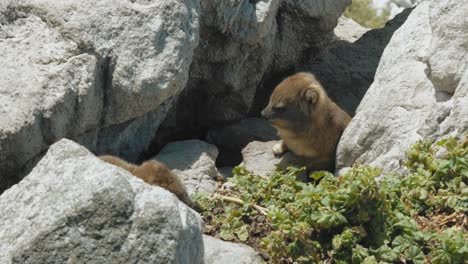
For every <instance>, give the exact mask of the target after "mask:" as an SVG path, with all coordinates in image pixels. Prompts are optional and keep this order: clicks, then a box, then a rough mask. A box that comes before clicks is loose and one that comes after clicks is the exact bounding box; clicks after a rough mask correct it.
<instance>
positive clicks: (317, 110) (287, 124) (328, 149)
mask: <svg viewBox="0 0 468 264" xmlns="http://www.w3.org/2000/svg"><path fill="white" fill-rule="evenodd" d="M262 116H263V117H264V118H266V119H267V120H268V121H269V122H270V123H271V125H272V126H273V127H275V128H276V129H277V130H278V133H279V135H280V137H281V139H282V142H281V143H279V144H277V145H275V146H274V147H273V152H274V153H275V155H281V154H282V153H284V152H285V151H286V150H290V151H291V152H293V153H294V154H295V155H297V156H301V157H303V158H304V159H305V163H306V164H304V165H305V166H307V167H308V168H309V169H311V170H329V171H333V170H334V166H335V152H336V146H337V144H338V140H339V139H340V137H341V134H342V133H343V131H344V129H345V128H346V126H347V125H348V123H349V122H350V120H351V117H350V116H349V115H348V114H347V113H346V112H345V111H343V110H341V108H340V107H339V106H337V105H336V104H335V103H334V102H333V101H332V100H331V99H330V98H328V96H327V94H326V92H325V90H324V89H323V87H322V85H321V84H320V83H319V82H318V81H317V80H316V79H315V76H314V75H312V74H311V73H305V72H301V73H297V74H294V75H292V76H289V77H288V78H286V79H285V80H283V81H282V82H281V83H280V84H279V85H278V86H276V87H275V90H274V91H273V93H272V95H271V97H270V102H269V103H268V106H267V107H266V108H265V109H264V110H263V111H262Z"/></svg>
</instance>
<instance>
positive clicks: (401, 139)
mask: <svg viewBox="0 0 468 264" xmlns="http://www.w3.org/2000/svg"><path fill="white" fill-rule="evenodd" d="M467 13H468V3H467V2H466V1H456V0H446V1H436V0H433V1H425V2H422V3H421V4H419V5H418V6H417V7H416V8H415V9H414V10H413V12H412V13H411V15H410V16H409V17H408V19H407V21H406V22H405V23H404V24H403V26H401V27H400V29H399V30H398V31H396V32H395V34H394V35H393V37H392V39H391V41H390V43H389V44H388V46H387V47H386V48H385V51H384V53H383V55H382V59H381V61H380V64H379V67H378V69H377V72H376V75H375V81H374V83H373V84H372V86H371V87H370V89H369V91H368V92H367V94H366V95H365V97H364V98H363V100H362V102H361V104H360V105H359V107H358V109H357V113H356V116H355V117H354V118H353V120H352V121H351V123H350V125H349V126H348V128H347V129H346V130H345V132H344V134H343V136H342V138H341V141H340V143H339V146H338V151H337V167H338V169H341V168H343V167H349V166H352V165H353V164H370V165H373V166H376V167H380V168H383V169H384V170H394V169H399V168H401V165H400V164H401V161H402V160H403V159H404V153H405V151H406V150H407V149H408V148H409V146H410V144H412V143H415V142H416V141H417V140H419V139H423V138H429V139H433V140H436V139H440V138H442V137H445V136H450V135H460V134H461V133H463V132H464V131H465V130H467V129H468V70H467V65H468V55H467V54H468V52H467V51H468V27H467V26H466V22H465V21H466V18H465V17H466V14H467Z"/></svg>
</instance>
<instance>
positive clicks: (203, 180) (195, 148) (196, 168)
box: [153, 139, 219, 195]
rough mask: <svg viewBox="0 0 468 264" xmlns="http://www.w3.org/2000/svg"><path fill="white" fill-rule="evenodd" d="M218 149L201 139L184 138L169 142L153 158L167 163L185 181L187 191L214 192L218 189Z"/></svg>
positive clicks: (191, 192) (192, 192)
mask: <svg viewBox="0 0 468 264" xmlns="http://www.w3.org/2000/svg"><path fill="white" fill-rule="evenodd" d="M217 157H218V149H217V148H216V146H214V145H211V144H208V143H206V142H204V141H201V140H196V139H193V140H184V141H177V142H172V143H169V144H167V145H166V146H165V147H164V148H163V149H161V151H160V152H159V154H158V155H157V156H156V157H154V158H153V159H155V160H158V161H160V162H162V163H164V164H166V165H167V166H168V167H169V168H171V170H172V172H173V173H174V174H176V175H177V176H178V177H179V178H180V179H181V180H182V182H183V183H184V185H185V187H186V188H187V192H188V193H189V194H190V195H192V194H195V193H198V192H204V193H212V192H214V191H215V190H216V187H217V182H216V178H217V177H218V175H219V172H218V170H217V169H216V164H215V162H216V158H217Z"/></svg>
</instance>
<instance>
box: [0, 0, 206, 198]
mask: <svg viewBox="0 0 468 264" xmlns="http://www.w3.org/2000/svg"><path fill="white" fill-rule="evenodd" d="M198 13H199V2H198V1H197V0H186V1H177V0H158V1H127V0H102V1H98V2H96V1H92V0H83V1H74V0H63V1H55V0H21V1H16V0H4V1H1V2H0V58H1V59H0V69H2V70H1V71H0V182H1V183H2V184H0V185H1V186H0V191H1V190H3V189H4V188H5V187H7V186H8V185H10V184H11V183H12V182H15V181H17V179H16V180H15V179H13V178H14V177H16V176H17V174H18V171H19V169H21V168H24V167H25V165H27V164H28V163H30V161H32V160H34V159H38V158H39V156H40V154H41V152H44V151H45V150H46V148H47V147H48V146H49V145H51V144H53V143H54V142H56V141H57V140H59V139H61V138H63V137H68V138H73V139H75V140H77V141H79V142H81V143H82V144H84V145H86V146H87V147H88V148H90V149H92V150H96V149H97V150H99V152H100V153H104V152H106V153H112V154H119V156H125V158H127V159H135V158H137V155H138V154H139V153H140V152H141V151H142V150H144V148H145V147H146V146H147V145H148V143H149V142H150V140H151V139H152V137H153V135H154V132H155V131H156V130H157V128H158V126H159V124H160V122H161V121H162V120H163V119H164V117H165V114H166V112H167V109H168V108H169V106H170V104H171V103H172V101H171V100H170V98H171V97H173V96H175V95H177V94H178V93H180V91H181V90H182V89H183V88H184V87H185V84H186V81H187V79H188V72H189V65H190V63H191V59H192V53H193V50H194V48H195V47H196V45H197V44H198V36H199V35H198ZM140 132H141V134H140ZM135 135H138V137H136V136H135Z"/></svg>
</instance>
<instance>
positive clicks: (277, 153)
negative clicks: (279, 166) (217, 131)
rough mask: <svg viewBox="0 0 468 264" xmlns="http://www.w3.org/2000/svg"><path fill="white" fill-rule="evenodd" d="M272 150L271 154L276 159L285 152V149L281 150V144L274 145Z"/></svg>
mask: <svg viewBox="0 0 468 264" xmlns="http://www.w3.org/2000/svg"><path fill="white" fill-rule="evenodd" d="M272 150H273V154H275V156H276V157H279V156H281V155H283V153H284V151H285V149H284V148H283V143H278V144H275V145H274V146H273V148H272Z"/></svg>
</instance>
